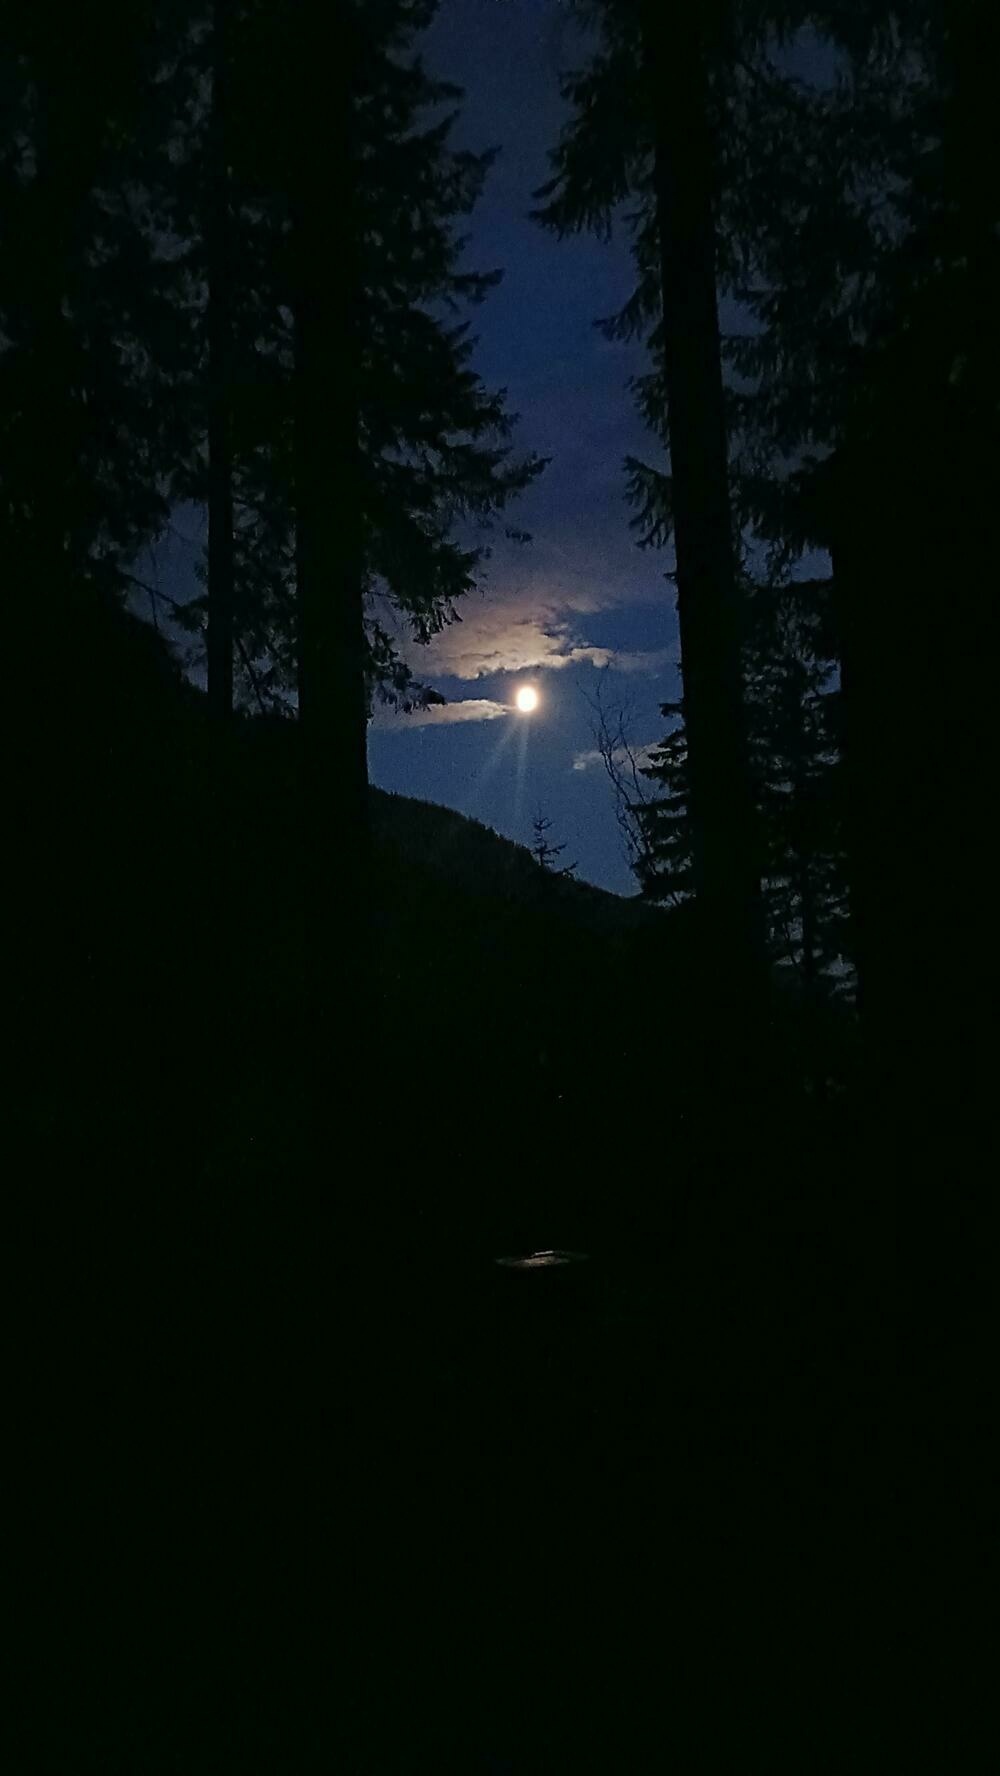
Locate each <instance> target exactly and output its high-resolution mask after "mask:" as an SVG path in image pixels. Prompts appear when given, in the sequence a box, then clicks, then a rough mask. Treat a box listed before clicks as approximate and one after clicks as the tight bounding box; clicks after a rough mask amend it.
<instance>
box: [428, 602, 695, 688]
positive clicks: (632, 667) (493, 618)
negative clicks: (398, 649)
mask: <svg viewBox="0 0 1000 1776" xmlns="http://www.w3.org/2000/svg"><path fill="white" fill-rule="evenodd" d="M618 602H619V600H616V599H614V598H612V597H604V598H602V597H601V596H600V595H599V594H598V593H597V592H596V591H595V590H594V589H593V588H587V587H580V588H578V589H575V590H573V591H572V592H561V593H552V592H549V593H548V594H546V593H543V592H541V591H540V589H539V588H538V587H537V586H536V585H531V586H527V587H524V588H523V589H521V590H520V591H518V592H515V593H510V592H508V593H505V594H502V595H494V596H492V597H485V598H482V599H475V600H474V599H473V598H469V599H466V600H465V601H464V602H463V603H462V605H461V606H460V607H459V610H458V612H457V616H458V620H457V621H456V622H453V623H449V624H448V626H447V627H446V628H445V629H443V630H442V631H441V632H440V633H439V634H438V635H436V636H435V637H434V638H433V640H432V641H430V642H429V643H428V644H427V646H426V647H421V648H420V650H419V654H417V653H416V652H414V654H413V656H412V657H413V659H414V663H416V662H417V660H419V668H420V672H421V674H422V675H423V676H429V677H432V678H457V679H462V680H465V681H467V682H468V681H471V680H474V679H478V678H489V677H491V676H492V675H493V674H494V673H501V672H538V671H549V672H559V671H562V670H563V669H564V668H565V667H567V666H594V667H597V668H598V669H600V668H603V667H605V666H611V667H614V668H615V669H616V670H618V671H621V672H637V673H643V672H658V671H661V670H662V668H663V667H664V666H665V665H666V664H668V663H670V662H671V661H673V660H675V658H676V650H675V649H674V648H657V649H651V650H648V651H636V650H634V649H633V650H628V651H621V650H619V649H616V648H614V647H609V646H606V645H604V644H602V643H598V642H595V641H594V640H593V639H592V638H591V635H590V634H589V633H588V625H587V622H586V618H587V617H588V616H591V615H596V614H598V613H601V612H604V611H607V610H609V609H611V608H613V607H614V605H615V604H616V603H618Z"/></svg>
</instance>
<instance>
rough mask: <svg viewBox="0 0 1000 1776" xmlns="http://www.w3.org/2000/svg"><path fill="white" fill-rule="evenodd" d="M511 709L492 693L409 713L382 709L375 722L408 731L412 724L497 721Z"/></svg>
mask: <svg viewBox="0 0 1000 1776" xmlns="http://www.w3.org/2000/svg"><path fill="white" fill-rule="evenodd" d="M510 713H511V712H510V709H509V707H508V706H507V704H506V703H494V702H493V700H492V698H490V697H465V698H461V699H460V700H459V701H457V702H455V703H432V704H431V706H430V708H429V709H414V710H412V711H411V713H410V714H409V715H397V714H394V713H390V712H389V711H387V710H386V711H380V712H379V714H377V715H376V716H375V718H374V721H373V722H372V726H373V727H376V728H381V729H383V730H384V731H387V732H390V733H391V732H396V733H404V732H406V731H408V730H409V729H410V728H447V727H451V726H452V725H453V724H454V723H455V722H487V721H496V718H497V716H499V715H510Z"/></svg>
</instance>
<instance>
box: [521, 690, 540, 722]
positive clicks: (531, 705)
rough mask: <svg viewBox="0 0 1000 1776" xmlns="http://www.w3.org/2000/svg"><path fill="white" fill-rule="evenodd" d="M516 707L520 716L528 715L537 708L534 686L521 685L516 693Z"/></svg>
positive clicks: (536, 695) (536, 693)
mask: <svg viewBox="0 0 1000 1776" xmlns="http://www.w3.org/2000/svg"><path fill="white" fill-rule="evenodd" d="M517 707H518V709H519V710H520V711H521V714H522V715H530V714H531V711H532V710H533V709H537V708H538V692H537V691H536V690H535V687H534V685H522V686H521V689H520V690H519V691H518V693H517Z"/></svg>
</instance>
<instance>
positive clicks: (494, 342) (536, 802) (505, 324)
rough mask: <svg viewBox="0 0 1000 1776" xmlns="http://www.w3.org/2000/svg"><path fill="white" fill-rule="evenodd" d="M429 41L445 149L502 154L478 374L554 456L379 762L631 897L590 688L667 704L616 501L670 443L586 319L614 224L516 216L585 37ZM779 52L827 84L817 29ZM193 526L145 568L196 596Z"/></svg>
mask: <svg viewBox="0 0 1000 1776" xmlns="http://www.w3.org/2000/svg"><path fill="white" fill-rule="evenodd" d="M421 47H422V52H423V54H424V57H425V60H426V62H427V64H428V66H429V68H430V70H431V71H432V72H433V73H435V74H437V75H440V76H443V77H445V78H447V79H449V80H451V81H453V82H455V83H456V84H457V85H459V86H461V87H462V88H464V90H465V95H466V97H465V103H464V106H463V108H462V113H461V117H460V120H459V123H458V125H457V127H456V131H455V136H454V140H455V141H456V143H458V144H460V145H462V146H469V147H472V148H476V149H482V148H487V147H499V149H500V155H499V159H498V160H497V162H496V163H495V165H494V167H493V169H492V171H491V173H490V175H489V178H488V181H487V185H486V189H485V192H484V195H483V198H482V200H481V202H480V204H479V206H478V207H477V209H476V211H475V212H474V214H473V216H472V218H471V219H470V221H469V224H468V228H467V233H468V236H469V245H468V251H467V259H468V263H469V264H470V265H471V266H474V267H476V268H477V269H480V270H490V269H494V268H498V269H500V270H502V272H503V281H502V283H501V284H500V286H499V288H498V289H496V290H494V291H492V292H491V293H490V295H489V296H488V297H487V299H486V301H485V302H484V304H483V305H482V307H480V308H479V309H477V310H475V311H474V312H473V316H472V319H473V324H474V328H475V331H476V334H477V336H478V346H477V350H476V355H475V365H476V368H477V369H478V371H479V372H480V374H481V375H482V377H483V378H484V380H485V381H486V383H487V385H488V386H490V387H497V386H500V387H504V388H506V389H507V390H508V394H509V404H510V407H511V408H512V409H513V410H514V411H515V412H517V413H519V414H520V423H519V426H518V429H517V435H516V443H517V447H518V448H520V449H523V450H525V451H529V450H535V451H537V452H538V453H539V454H540V455H543V456H548V457H550V458H551V459H552V460H551V463H550V465H549V467H548V468H547V470H546V471H545V473H544V474H543V475H542V477H541V479H540V480H539V481H538V482H536V484H535V486H534V487H533V488H532V489H531V491H530V492H529V493H528V494H527V495H526V496H525V497H524V498H523V499H522V500H520V501H518V502H517V503H516V505H515V506H514V507H513V508H512V509H511V512H510V514H509V516H510V522H511V523H513V524H516V525H517V526H518V527H520V528H523V529H527V530H529V531H530V532H531V534H532V537H533V541H532V543H530V544H529V545H527V546H519V545H516V544H513V543H508V542H507V541H506V540H505V539H504V537H503V534H502V525H501V526H500V527H499V528H498V531H497V532H496V533H495V536H494V539H493V543H494V553H493V557H492V559H491V560H490V562H489V563H488V566H487V568H486V571H485V575H484V582H485V583H484V591H483V593H482V594H478V593H477V594H472V595H470V596H469V597H468V598H466V599H465V600H463V601H462V604H461V615H462V621H461V622H460V623H456V624H453V625H451V626H449V628H448V629H446V630H445V632H444V633H443V634H442V635H441V636H439V637H437V638H436V639H435V640H434V642H432V643H431V645H430V646H429V647H427V648H423V649H417V650H416V651H415V655H414V658H413V664H414V666H415V668H416V669H417V671H418V673H419V675H420V677H421V678H422V679H423V680H424V681H425V682H428V683H430V684H432V685H434V686H435V687H436V688H437V689H438V690H440V691H441V692H442V693H443V695H444V696H445V697H446V698H448V699H449V706H448V708H447V709H446V710H445V711H443V712H437V713H436V714H435V715H434V718H433V720H431V719H428V717H419V716H417V717H409V718H407V717H391V716H389V715H386V714H380V715H378V716H377V717H376V720H375V722H374V724H373V726H372V729H371V732H370V738H369V758H370V765H371V775H372V779H373V781H374V782H375V783H376V784H378V785H380V786H381V787H382V788H384V789H392V790H398V791H400V792H401V793H402V794H405V795H411V796H420V797H424V798H425V799H427V800H430V801H435V802H442V803H445V804H447V805H448V806H451V807H454V808H458V809H460V810H461V811H462V812H464V813H468V814H472V815H474V816H475V817H476V818H477V819H479V820H483V821H485V822H486V823H487V824H488V825H490V826H493V827H495V828H496V830H497V831H498V832H501V833H504V834H506V835H508V836H509V837H510V838H513V839H517V840H519V841H521V842H522V843H530V840H531V820H532V816H533V814H534V813H535V812H536V811H537V810H539V809H541V810H542V811H544V813H545V814H546V815H547V816H548V817H549V819H550V820H551V822H552V830H551V832H550V835H549V836H550V838H551V839H552V840H554V841H555V840H558V841H561V842H564V843H565V844H566V846H567V850H566V853H565V854H564V861H570V860H575V861H576V862H577V863H578V866H579V874H580V875H581V876H582V877H583V878H584V879H586V880H589V881H591V882H596V883H598V884H599V885H600V886H602V887H605V888H609V889H612V890H614V891H615V892H617V893H622V894H629V893H632V892H633V891H634V884H633V881H632V878H631V875H630V873H629V870H628V867H627V865H626V862H625V857H624V854H623V850H622V845H621V839H620V835H619V832H618V827H617V823H616V819H615V810H614V801H613V796H612V792H611V789H610V786H609V784H608V782H607V779H606V777H605V775H604V772H603V770H602V768H601V766H600V763H599V761H598V760H597V757H596V754H595V753H594V736H593V731H592V730H593V722H594V716H593V713H592V710H591V708H590V706H589V702H588V699H593V697H594V696H595V694H596V691H597V688H598V685H599V684H601V685H602V688H603V695H604V697H605V700H606V702H607V704H608V706H609V707H610V708H612V709H613V708H616V707H627V708H628V710H629V712H630V713H629V719H628V732H629V736H630V738H631V740H632V741H633V742H634V744H635V745H636V746H637V747H642V746H644V745H648V744H649V743H650V742H653V741H655V740H657V739H658V738H660V737H661V735H662V733H663V731H664V727H665V723H664V720H663V718H662V716H661V715H660V713H659V709H660V704H661V703H663V702H665V701H668V700H672V699H674V698H676V697H677V696H678V695H679V690H680V681H679V669H678V664H677V660H678V645H677V619H676V614H675V609H674V592H673V588H672V587H671V585H670V584H669V583H668V582H667V580H666V579H665V575H666V573H667V572H668V571H669V570H670V568H671V567H672V566H673V557H672V553H671V552H670V551H665V552H663V553H656V552H651V551H643V550H640V549H638V548H637V546H636V544H635V541H634V537H633V533H632V532H631V531H630V529H629V523H628V520H629V516H630V513H629V508H628V506H627V505H626V502H625V497H624V472H623V459H624V458H625V456H626V455H628V454H630V453H634V454H636V455H640V456H643V457H645V458H646V459H647V460H650V461H653V462H657V461H658V460H660V457H661V452H660V447H659V445H658V444H657V442H656V440H655V439H653V438H652V437H651V436H650V434H649V433H648V432H647V431H646V429H645V427H644V426H643V425H642V423H641V422H640V420H639V419H638V417H637V415H636V413H635V409H634V403H633V399H632V396H631V394H630V393H629V390H628V386H627V385H628V380H629V377H630V376H631V375H633V374H634V373H635V372H636V371H637V370H640V369H643V368H644V367H645V355H644V353H643V351H642V349H641V347H639V346H625V345H612V344H609V343H608V342H607V341H606V340H605V339H604V337H603V335H602V334H601V333H600V332H599V331H598V330H597V328H596V327H595V325H594V322H595V320H596V319H597V318H598V317H599V316H604V315H608V314H611V313H613V312H614V311H615V310H616V309H618V308H619V307H620V306H621V304H622V303H623V302H624V300H625V299H626V297H627V296H628V294H629V292H630V290H631V288H632V281H633V279H632V268H631V260H630V254H629V249H628V242H627V239H626V238H625V236H624V234H623V233H622V234H619V236H618V237H617V238H616V239H614V240H613V241H612V242H611V243H609V244H604V243H601V242H599V241H596V240H594V239H592V238H591V237H589V236H580V237H576V238H573V239H570V240H567V241H563V242H559V241H556V240H555V239H554V238H553V237H552V236H551V235H549V234H547V233H544V232H543V231H542V229H541V228H539V227H538V225H537V224H536V223H534V222H532V221H531V220H530V219H529V211H530V209H531V208H532V204H533V194H534V192H535V191H536V190H537V188H538V186H539V185H540V184H542V182H543V181H544V180H545V179H546V178H547V177H548V175H549V172H550V167H549V163H548V154H549V150H550V149H551V147H552V146H553V144H554V143H555V141H556V139H557V137H558V134H559V129H560V126H561V124H562V122H563V120H564V117H565V108H564V106H563V104H562V101H561V98H560V96H559V71H560V68H561V67H566V66H574V65H578V63H579V62H580V61H582V60H583V59H584V57H585V55H586V46H585V45H584V44H581V42H580V40H579V39H578V37H576V35H575V27H574V26H573V25H572V24H571V22H570V19H569V15H568V12H567V10H566V8H565V6H564V5H563V4H562V3H561V0H441V3H440V7H439V11H438V14H437V17H436V19H435V21H434V23H433V25H432V27H431V29H430V31H429V32H428V33H427V35H426V36H425V38H424V40H423V43H422V46H421ZM790 59H791V60H792V61H794V62H795V63H796V64H798V63H801V66H797V68H796V71H797V72H800V73H802V74H806V75H808V76H810V77H812V78H816V77H817V76H818V75H819V76H820V77H821V75H822V67H821V63H822V58H821V57H818V56H817V49H816V45H815V44H814V43H808V44H804V45H802V46H800V48H799V50H798V51H796V52H795V54H794V55H793V56H791V57H790ZM204 532H205V521H204V515H203V514H199V513H196V512H191V513H186V514H185V513H180V514H177V516H176V521H175V524H174V525H173V526H172V528H171V534H170V536H169V537H168V538H166V539H165V540H164V542H163V543H162V544H161V545H159V546H158V547H157V548H156V549H155V550H154V551H152V552H151V553H152V557H153V560H152V571H153V573H154V577H155V578H156V580H157V582H158V583H159V584H160V586H161V587H163V588H164V589H165V590H167V591H169V592H171V593H173V594H174V595H175V596H182V597H183V596H186V595H188V594H189V593H190V590H191V588H192V585H193V573H192V564H193V562H194V561H195V559H196V558H197V557H198V556H199V555H200V553H201V551H202V548H203V546H204ZM525 682H531V683H532V684H534V685H535V686H536V688H537V690H538V692H539V696H540V699H541V703H540V707H539V710H538V712H537V713H536V714H535V715H534V716H532V717H531V718H530V719H528V720H525V719H524V718H523V717H520V716H518V715H515V714H512V713H510V709H511V705H512V704H513V700H514V697H515V694H516V692H517V689H518V687H519V685H521V684H522V683H525ZM484 715H485V716H487V717H488V718H489V719H477V718H481V717H482V716H484ZM442 716H443V718H444V719H442ZM459 717H460V718H462V719H456V718H459Z"/></svg>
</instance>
